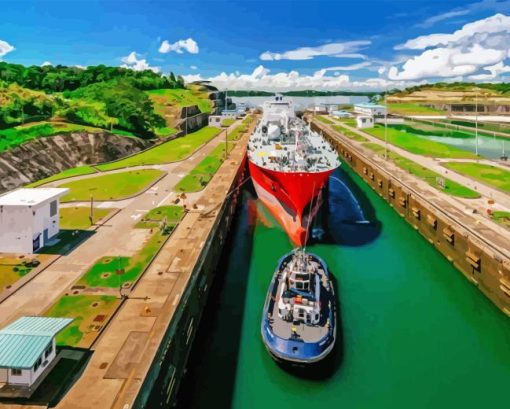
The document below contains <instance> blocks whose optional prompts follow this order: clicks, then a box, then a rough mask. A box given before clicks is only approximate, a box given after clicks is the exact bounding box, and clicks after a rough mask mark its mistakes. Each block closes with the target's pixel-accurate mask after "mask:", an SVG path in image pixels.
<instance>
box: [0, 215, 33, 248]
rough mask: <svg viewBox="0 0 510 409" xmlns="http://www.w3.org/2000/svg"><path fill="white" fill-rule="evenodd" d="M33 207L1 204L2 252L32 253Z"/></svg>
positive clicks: (0, 243)
mask: <svg viewBox="0 0 510 409" xmlns="http://www.w3.org/2000/svg"><path fill="white" fill-rule="evenodd" d="M32 218H33V216H32V209H31V208H28V207H26V206H0V253H32V234H33V233H32Z"/></svg>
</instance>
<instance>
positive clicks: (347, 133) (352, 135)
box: [333, 125, 368, 142]
mask: <svg viewBox="0 0 510 409" xmlns="http://www.w3.org/2000/svg"><path fill="white" fill-rule="evenodd" d="M333 129H334V130H335V131H337V132H340V133H341V134H343V135H345V136H346V137H347V138H349V139H352V140H354V141H358V142H366V141H368V139H367V138H365V137H364V136H361V135H360V134H358V133H356V132H353V131H351V130H350V129H347V128H344V127H343V126H341V125H333Z"/></svg>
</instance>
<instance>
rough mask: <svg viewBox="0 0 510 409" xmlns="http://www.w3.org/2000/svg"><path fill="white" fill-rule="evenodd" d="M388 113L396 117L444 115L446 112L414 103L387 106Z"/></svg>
mask: <svg viewBox="0 0 510 409" xmlns="http://www.w3.org/2000/svg"><path fill="white" fill-rule="evenodd" d="M388 112H389V113H390V114H398V115H445V114H446V111H441V110H439V109H435V108H431V107H428V106H425V105H420V104H414V103H397V104H388Z"/></svg>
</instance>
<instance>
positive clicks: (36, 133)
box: [0, 121, 135, 152]
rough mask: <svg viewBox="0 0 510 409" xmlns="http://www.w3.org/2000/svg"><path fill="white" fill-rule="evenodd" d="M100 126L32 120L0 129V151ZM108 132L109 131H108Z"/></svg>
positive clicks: (117, 131) (90, 130) (88, 130)
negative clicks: (35, 140)
mask: <svg viewBox="0 0 510 409" xmlns="http://www.w3.org/2000/svg"><path fill="white" fill-rule="evenodd" d="M102 131H106V130H105V129H101V128H94V127H92V126H86V125H79V124H72V123H67V122H48V121H44V122H34V123H29V124H25V125H18V126H15V127H13V128H8V129H2V130H0V152H3V151H6V150H8V149H12V148H15V147H16V146H19V145H21V144H23V143H25V142H28V141H31V140H33V139H38V138H43V137H47V136H53V135H57V134H65V133H70V132H102ZM108 132H109V131H108ZM112 133H115V134H119V135H123V136H132V137H133V136H135V135H133V134H132V133H130V132H127V131H120V130H115V129H114V130H113V131H112Z"/></svg>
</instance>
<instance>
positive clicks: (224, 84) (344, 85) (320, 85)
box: [184, 65, 417, 91]
mask: <svg viewBox="0 0 510 409" xmlns="http://www.w3.org/2000/svg"><path fill="white" fill-rule="evenodd" d="M338 74H339V75H337V76H335V75H332V76H331V75H325V73H323V72H321V70H319V71H317V72H315V73H314V74H313V75H302V74H300V73H299V72H297V71H294V70H293V71H289V72H280V73H277V74H270V70H268V69H267V68H265V67H264V66H262V65H259V66H258V67H257V68H255V69H254V70H253V72H252V73H251V74H236V73H230V74H227V73H225V72H222V73H221V74H219V75H216V76H213V77H209V78H203V77H202V76H201V75H199V74H192V75H185V76H184V80H185V81H186V82H193V81H203V80H207V81H211V82H212V84H213V85H214V86H216V87H218V88H219V89H231V90H234V89H235V90H265V91H290V90H305V89H315V90H330V91H332V90H340V89H343V90H345V89H356V90H381V89H384V88H393V87H403V86H407V85H416V84H417V83H415V82H404V81H389V80H387V79H384V78H369V79H366V80H360V81H352V80H351V79H350V77H349V75H346V74H340V72H338Z"/></svg>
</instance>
